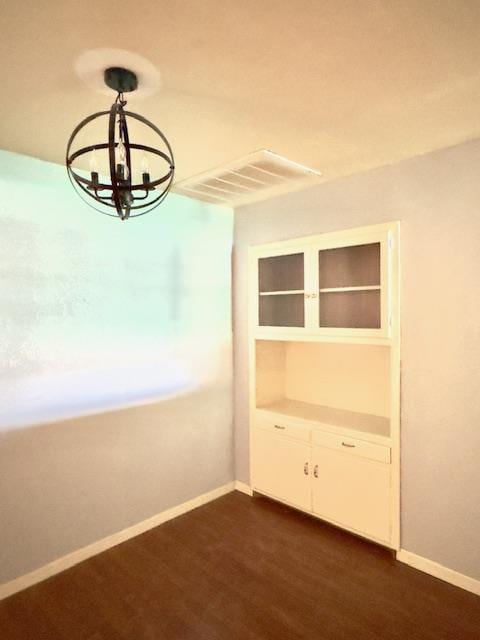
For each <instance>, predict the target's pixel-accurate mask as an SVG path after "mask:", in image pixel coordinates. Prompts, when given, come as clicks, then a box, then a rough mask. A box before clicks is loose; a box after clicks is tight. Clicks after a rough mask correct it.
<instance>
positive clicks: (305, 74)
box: [0, 0, 480, 180]
mask: <svg viewBox="0 0 480 640" xmlns="http://www.w3.org/2000/svg"><path fill="white" fill-rule="evenodd" d="M0 19H1V24H2V37H1V38H0V59H1V62H2V90H1V97H0V114H1V119H0V147H1V148H4V149H9V150H13V151H17V152H20V153H25V154H28V155H32V156H36V157H39V158H44V159H47V160H51V161H54V162H58V163H62V162H63V158H64V153H65V145H66V142H67V139H68V136H69V134H70V132H71V130H72V129H73V127H74V125H76V124H77V122H78V121H80V120H81V119H82V118H83V117H85V116H86V115H88V114H89V113H91V112H94V111H98V110H100V109H104V108H108V106H109V99H108V97H106V96H105V95H101V94H99V93H95V92H92V91H91V90H89V89H88V88H86V87H85V85H83V84H82V82H81V81H80V80H79V79H78V78H77V76H76V75H75V73H74V70H73V66H74V62H75V60H76V58H78V56H79V55H80V54H81V53H82V52H84V51H85V50H89V49H95V48H99V47H109V48H121V49H128V50H130V51H132V52H135V53H138V54H140V55H142V56H144V57H146V58H148V59H149V60H150V61H151V62H152V63H153V64H154V65H155V66H156V67H158V68H159V69H160V71H161V73H162V76H163V85H164V86H163V90H162V91H161V92H160V93H158V94H156V95H155V96H152V97H149V98H146V99H145V100H144V101H142V102H137V103H136V104H135V105H133V104H132V105H131V108H132V109H133V110H138V111H140V112H141V113H142V114H143V115H145V116H146V117H148V118H150V119H151V120H152V121H153V122H155V123H156V124H157V125H158V126H159V127H160V128H161V129H162V130H163V131H164V132H165V133H166V135H167V137H168V138H169V139H170V142H171V143H172V146H173V148H174V150H175V155H176V164H177V177H178V179H182V178H185V177H188V176H191V175H193V174H196V173H198V172H202V171H205V170H206V169H209V168H211V167H214V166H217V165H222V164H223V163H226V162H228V161H231V160H233V159H235V158H237V157H240V156H242V155H244V154H247V153H249V152H251V151H254V150H256V149H260V148H267V149H272V150H274V151H276V152H278V153H280V154H282V155H284V156H287V157H289V158H291V159H292V160H295V161H297V162H301V163H304V164H306V165H309V166H311V167H313V168H316V169H319V170H321V171H322V172H323V174H324V179H325V180H330V179H332V178H335V177H338V176H341V175H346V174H350V173H354V172H357V171H361V170H364V169H367V168H370V167H375V166H380V165H383V164H388V163H391V162H394V161H397V160H399V159H401V158H405V157H409V156H413V155H417V154H421V153H425V152H428V151H431V150H433V149H437V148H441V147H445V146H449V145H452V144H456V143H459V142H462V141H464V140H468V139H471V138H474V137H477V136H479V135H480V37H479V27H480V2H479V0H363V1H362V0H290V1H288V2H287V1H286V0H190V1H187V0H185V1H181V0H170V2H165V3H160V2H155V1H152V0H148V1H146V0H129V1H127V2H125V1H124V0H116V1H113V0H110V1H107V0H82V1H75V0H48V1H45V2H39V0H23V1H22V2H20V1H14V0H11V1H10V2H7V1H6V0H3V2H1V3H0ZM112 97H113V95H112Z"/></svg>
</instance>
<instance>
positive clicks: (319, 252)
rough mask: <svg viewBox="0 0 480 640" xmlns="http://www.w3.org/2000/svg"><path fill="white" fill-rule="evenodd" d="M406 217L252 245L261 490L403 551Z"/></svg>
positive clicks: (254, 426)
mask: <svg viewBox="0 0 480 640" xmlns="http://www.w3.org/2000/svg"><path fill="white" fill-rule="evenodd" d="M398 248H399V229H398V224H397V223H392V224H381V225H376V226H374V227H367V228H362V229H354V230H350V231H342V232H336V233H329V234H323V235H321V236H315V237H310V238H300V239H297V240H288V241H285V242H281V243H275V244H272V245H262V246H259V247H252V248H251V251H250V292H249V294H250V295H249V308H250V324H249V328H250V350H249V351H250V356H249V363H250V424H251V438H250V450H251V458H250V462H251V486H252V488H253V490H254V491H256V492H259V493H263V494H265V495H268V496H270V497H272V498H274V499H277V500H280V501H282V502H285V503H286V504H289V505H291V506H293V507H296V508H299V509H302V510H303V511H306V512H308V513H311V514H313V515H316V516H317V517H319V518H322V519H324V520H327V521H329V522H331V523H333V524H336V525H338V526H341V527H344V528H346V529H348V530H350V531H352V532H355V533H358V534H360V535H363V536H365V537H368V538H370V539H372V540H375V541H377V542H380V543H382V544H384V545H387V546H389V547H392V548H398V546H399V531H400V523H399V504H400V482H399V478H400V473H399V471H400V469H399V461H400V430H399V429H400V424H399V413H400V412H399V395H400V392H399V389H400V349H399V297H398V273H399V268H398V267H399V265H398Z"/></svg>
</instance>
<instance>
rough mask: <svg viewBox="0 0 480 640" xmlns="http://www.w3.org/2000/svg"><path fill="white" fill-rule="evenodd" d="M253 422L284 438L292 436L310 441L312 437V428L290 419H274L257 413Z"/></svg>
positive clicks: (295, 438)
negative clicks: (297, 423)
mask: <svg viewBox="0 0 480 640" xmlns="http://www.w3.org/2000/svg"><path fill="white" fill-rule="evenodd" d="M253 424H254V426H255V427H258V428H259V429H265V430H266V431H270V433H274V434H275V435H277V436H281V437H283V438H291V439H292V440H298V441H300V442H310V439H311V429H309V428H308V427H303V426H298V425H295V424H292V422H291V421H290V420H272V419H271V418H270V417H267V416H264V415H261V414H259V413H257V414H256V415H255V418H254V422H253Z"/></svg>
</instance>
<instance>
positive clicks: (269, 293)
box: [259, 289, 304, 296]
mask: <svg viewBox="0 0 480 640" xmlns="http://www.w3.org/2000/svg"><path fill="white" fill-rule="evenodd" d="M298 293H301V294H302V295H303V293H304V290H303V289H295V290H292V291H260V293H259V295H261V296H291V295H295V294H298Z"/></svg>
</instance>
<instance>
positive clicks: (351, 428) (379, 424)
mask: <svg viewBox="0 0 480 640" xmlns="http://www.w3.org/2000/svg"><path fill="white" fill-rule="evenodd" d="M257 410H261V411H268V412H269V413H275V414H277V415H282V416H287V417H289V418H299V419H301V420H308V421H309V422H315V423H317V426H323V427H326V428H329V429H331V428H333V429H334V430H336V431H339V432H342V433H344V435H349V434H351V435H355V434H356V435H357V437H362V436H361V435H360V434H363V437H364V439H365V436H367V435H368V436H369V437H368V439H369V440H371V441H372V442H378V443H379V444H387V445H388V444H390V420H389V419H388V418H384V417H382V416H375V415H372V414H369V413H359V412H357V411H347V410H345V409H336V408H334V407H326V406H321V405H316V404H311V403H309V402H300V401H298V400H290V399H289V398H284V399H282V400H277V401H276V402H271V403H269V404H264V405H261V406H257ZM347 432H348V433H347Z"/></svg>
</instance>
